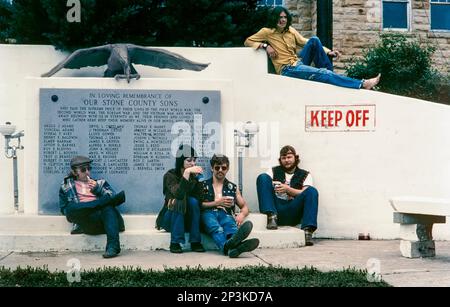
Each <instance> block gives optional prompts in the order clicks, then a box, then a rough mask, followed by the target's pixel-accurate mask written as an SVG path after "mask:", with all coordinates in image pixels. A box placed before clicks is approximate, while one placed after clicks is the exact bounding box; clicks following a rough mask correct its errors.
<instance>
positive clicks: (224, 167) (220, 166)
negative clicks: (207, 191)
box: [214, 165, 228, 172]
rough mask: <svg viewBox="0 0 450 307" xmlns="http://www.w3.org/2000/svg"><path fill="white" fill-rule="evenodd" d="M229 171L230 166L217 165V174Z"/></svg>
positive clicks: (215, 167)
mask: <svg viewBox="0 0 450 307" xmlns="http://www.w3.org/2000/svg"><path fill="white" fill-rule="evenodd" d="M227 169H228V166H226V165H223V166H222V165H216V166H214V170H215V171H216V172H218V171H220V170H223V171H226V170H227Z"/></svg>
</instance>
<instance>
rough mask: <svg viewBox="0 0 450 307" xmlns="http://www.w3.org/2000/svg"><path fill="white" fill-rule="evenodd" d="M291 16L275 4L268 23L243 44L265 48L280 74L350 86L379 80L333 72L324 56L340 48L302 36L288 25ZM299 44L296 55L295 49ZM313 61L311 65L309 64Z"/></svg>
mask: <svg viewBox="0 0 450 307" xmlns="http://www.w3.org/2000/svg"><path fill="white" fill-rule="evenodd" d="M291 23H292V16H291V14H290V13H289V11H288V10H287V9H286V8H284V7H281V6H278V7H275V8H274V9H273V10H272V12H271V14H270V17H269V21H268V25H267V27H265V28H262V29H261V30H259V31H258V32H257V33H256V34H253V35H252V36H250V37H248V38H247V39H246V40H245V42H244V45H245V46H247V47H252V48H254V49H261V48H262V49H265V50H266V52H267V54H268V55H269V57H270V59H271V61H272V63H273V65H274V67H275V71H276V73H277V74H280V75H282V76H287V77H292V78H299V79H304V80H312V81H317V82H323V83H329V84H333V85H337V86H342V87H347V88H354V89H360V88H364V89H368V90H370V89H372V88H373V87H374V86H376V85H377V84H378V82H379V81H380V75H378V76H376V77H374V78H371V79H367V80H359V79H353V78H350V77H347V76H342V75H339V74H337V73H334V72H333V65H332V63H331V61H330V59H329V58H328V57H336V58H337V57H339V55H340V52H339V51H337V50H330V49H328V48H326V47H323V46H322V43H321V42H320V40H319V38H317V37H312V38H310V39H309V40H307V39H305V38H304V37H303V36H302V35H301V34H300V33H298V31H297V30H295V29H294V28H293V27H292V26H291ZM299 48H303V49H302V51H301V53H300V58H299V57H298V55H297V52H298V49H299ZM312 62H313V63H314V65H315V67H312V66H310V64H311V63H312Z"/></svg>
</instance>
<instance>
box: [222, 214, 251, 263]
mask: <svg viewBox="0 0 450 307" xmlns="http://www.w3.org/2000/svg"><path fill="white" fill-rule="evenodd" d="M252 229H253V224H252V222H250V221H245V222H244V223H243V224H242V225H241V227H239V229H238V230H237V232H236V233H235V234H234V235H233V236H232V237H231V238H230V239H228V241H227V242H225V245H224V246H223V253H224V254H225V255H227V254H228V251H229V250H231V249H233V248H235V247H236V246H238V245H239V243H241V242H242V241H244V240H245V239H246V238H247V237H248V235H249V234H250V232H252Z"/></svg>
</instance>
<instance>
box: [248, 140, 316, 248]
mask: <svg viewBox="0 0 450 307" xmlns="http://www.w3.org/2000/svg"><path fill="white" fill-rule="evenodd" d="M278 161H279V163H280V165H278V166H275V167H273V168H272V169H271V170H270V171H268V172H267V173H266V174H261V175H259V176H258V178H257V180H256V189H257V192H258V202H259V211H260V212H261V213H264V214H266V215H267V229H277V228H278V225H288V226H295V225H298V224H300V222H301V224H302V225H301V228H302V229H303V230H304V232H305V242H306V245H307V246H311V245H313V241H312V234H313V232H314V231H315V230H316V229H317V212H318V202H319V194H318V192H317V190H316V189H315V188H314V187H313V179H312V176H311V174H310V173H309V172H308V171H306V170H303V169H301V168H299V167H298V164H299V163H300V158H299V156H298V155H297V153H296V151H295V148H294V147H292V146H290V145H287V146H284V147H283V148H281V150H280V158H279V159H278Z"/></svg>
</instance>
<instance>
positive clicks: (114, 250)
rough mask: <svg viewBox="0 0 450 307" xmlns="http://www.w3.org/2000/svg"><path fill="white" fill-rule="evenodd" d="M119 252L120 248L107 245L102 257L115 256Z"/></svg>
mask: <svg viewBox="0 0 450 307" xmlns="http://www.w3.org/2000/svg"><path fill="white" fill-rule="evenodd" d="M119 253H120V248H114V247H109V248H107V249H106V251H105V253H104V254H103V255H102V256H103V258H105V259H107V258H114V257H117V256H118V255H119Z"/></svg>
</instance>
